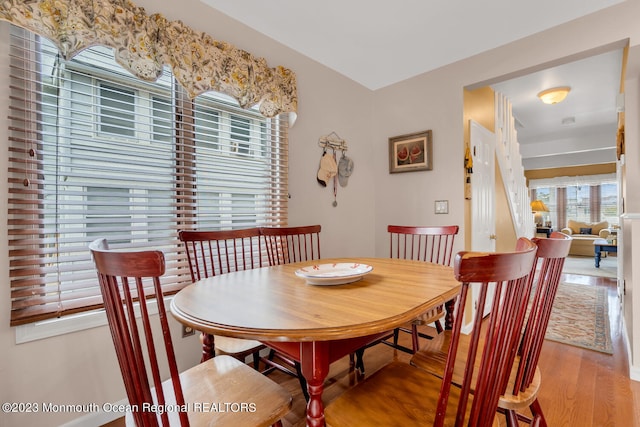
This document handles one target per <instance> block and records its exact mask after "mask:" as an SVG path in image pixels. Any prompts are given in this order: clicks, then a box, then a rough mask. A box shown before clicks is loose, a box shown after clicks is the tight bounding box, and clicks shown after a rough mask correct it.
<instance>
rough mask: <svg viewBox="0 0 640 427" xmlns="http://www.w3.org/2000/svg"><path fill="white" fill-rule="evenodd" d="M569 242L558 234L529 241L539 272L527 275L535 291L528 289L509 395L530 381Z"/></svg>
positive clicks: (514, 393) (536, 362)
mask: <svg viewBox="0 0 640 427" xmlns="http://www.w3.org/2000/svg"><path fill="white" fill-rule="evenodd" d="M571 240H572V239H571V237H569V236H567V235H566V234H562V233H558V232H554V233H552V234H551V236H550V238H548V239H540V238H534V239H533V241H534V242H535V243H536V244H537V245H538V253H537V260H536V263H537V264H538V265H540V269H539V270H537V271H534V272H533V273H532V275H531V283H533V278H534V273H535V277H536V281H535V288H534V289H533V290H532V292H533V295H532V296H531V303H530V306H529V315H528V317H527V323H526V326H525V328H524V333H523V336H522V341H521V343H520V347H519V351H518V355H519V356H520V364H519V366H518V371H517V374H516V378H515V381H514V388H513V391H512V393H513V395H516V396H517V395H518V393H519V392H521V391H525V390H526V389H527V387H529V385H531V382H532V381H533V378H534V374H535V372H536V368H537V366H538V359H539V358H540V352H541V351H542V344H543V343H544V336H545V334H546V332H547V326H548V325H549V318H550V317H551V310H552V308H553V302H554V300H555V297H556V293H557V291H558V287H559V285H560V278H561V277H562V268H563V267H564V262H565V259H566V257H567V256H568V255H569V250H570V247H571ZM535 268H536V266H534V269H535Z"/></svg>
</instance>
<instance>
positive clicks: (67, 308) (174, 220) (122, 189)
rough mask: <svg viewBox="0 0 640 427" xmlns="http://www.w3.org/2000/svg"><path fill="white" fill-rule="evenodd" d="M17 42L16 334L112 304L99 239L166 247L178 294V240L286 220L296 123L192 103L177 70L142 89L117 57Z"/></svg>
mask: <svg viewBox="0 0 640 427" xmlns="http://www.w3.org/2000/svg"><path fill="white" fill-rule="evenodd" d="M11 33H12V34H11V49H10V55H11V58H10V63H11V71H10V73H11V76H10V81H11V88H10V100H9V104H10V117H9V123H10V124H9V153H8V154H9V203H8V209H9V221H8V233H9V251H10V252H9V256H10V277H11V283H10V286H11V304H12V316H11V324H12V325H18V324H24V323H29V322H32V321H37V320H42V319H46V318H52V317H56V316H62V315H65V314H69V313H75V312H79V311H85V310H91V309H96V308H100V307H101V303H102V298H101V296H100V290H99V287H98V282H97V279H96V274H95V271H94V267H93V263H92V262H91V259H90V255H89V251H88V249H87V244H88V243H89V242H90V241H92V240H94V239H95V238H98V237H106V238H107V239H108V240H109V242H110V244H111V246H112V247H113V248H119V247H125V248H128V249H130V248H138V249H146V248H153V249H160V250H163V251H164V252H165V255H166V259H167V274H166V275H165V277H164V278H163V289H164V292H166V293H172V292H175V291H177V290H178V289H180V288H181V287H182V286H184V285H185V284H186V283H188V282H189V278H190V276H189V271H188V267H187V264H186V259H185V254H184V251H183V250H182V248H181V246H180V244H179V242H178V240H177V231H178V230H180V229H192V228H197V229H230V228H244V227H252V226H276V225H281V224H285V223H286V219H287V194H288V190H287V170H288V164H287V162H288V157H287V156H288V145H287V144H288V143H287V123H286V117H285V115H282V116H281V117H280V118H274V119H266V118H264V117H262V116H261V115H260V114H259V113H257V112H256V111H252V110H243V109H241V108H239V107H237V103H236V102H235V101H233V100H231V98H228V97H225V96H224V95H220V94H215V93H207V94H204V95H201V96H199V97H198V98H196V99H195V100H190V99H188V98H187V96H186V94H185V92H184V91H183V90H182V89H181V87H180V86H179V85H176V84H174V79H173V76H172V75H171V72H170V70H169V69H168V68H167V69H165V71H164V73H163V75H162V77H161V78H160V79H159V80H158V81H156V82H144V81H141V80H138V79H136V78H135V77H133V76H131V75H130V74H128V73H127V72H126V71H124V70H123V69H122V68H121V67H120V66H119V65H117V64H116V63H115V61H114V60H113V53H112V51H111V50H110V49H107V48H102V47H94V48H91V49H87V50H85V51H83V52H82V53H81V54H79V55H78V56H76V57H75V58H74V59H73V60H71V61H63V60H61V58H60V57H59V55H58V51H57V49H56V47H55V46H54V45H53V44H52V43H50V42H49V41H48V40H45V39H42V38H40V37H38V36H35V35H34V34H32V33H30V32H28V31H26V30H23V29H20V28H18V27H13V28H12V32H11Z"/></svg>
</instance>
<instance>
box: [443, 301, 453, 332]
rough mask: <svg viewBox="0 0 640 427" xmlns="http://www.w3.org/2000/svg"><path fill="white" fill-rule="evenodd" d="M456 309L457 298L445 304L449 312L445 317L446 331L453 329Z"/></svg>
mask: <svg viewBox="0 0 640 427" xmlns="http://www.w3.org/2000/svg"><path fill="white" fill-rule="evenodd" d="M455 307H456V298H454V299H452V300H449V301H447V302H445V303H444V308H445V311H446V312H447V313H446V314H445V317H444V329H445V330H448V331H450V330H451V329H453V311H454V310H455Z"/></svg>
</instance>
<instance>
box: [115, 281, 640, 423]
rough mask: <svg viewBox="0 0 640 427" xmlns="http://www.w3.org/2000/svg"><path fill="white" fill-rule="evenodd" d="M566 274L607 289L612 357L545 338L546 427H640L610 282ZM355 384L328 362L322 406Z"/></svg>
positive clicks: (387, 353) (291, 416) (288, 383)
mask: <svg viewBox="0 0 640 427" xmlns="http://www.w3.org/2000/svg"><path fill="white" fill-rule="evenodd" d="M566 276H567V277H566V278H567V280H568V281H570V282H571V283H581V284H584V285H585V286H594V285H601V286H606V287H607V288H608V289H609V319H610V326H611V339H612V344H613V355H608V354H604V353H599V352H596V351H591V350H586V349H582V348H578V347H573V346H569V345H566V344H561V343H557V342H554V341H546V342H545V345H544V347H543V349H542V355H541V358H540V362H539V366H540V370H541V372H542V389H541V392H540V395H539V402H540V405H541V406H542V409H543V410H544V414H545V417H546V419H547V423H548V425H549V427H565V426H580V427H604V426H620V427H640V382H636V381H631V380H630V379H629V375H628V363H627V353H626V346H625V343H624V337H623V335H622V320H621V317H620V310H619V308H618V297H617V292H616V284H615V280H613V279H606V278H599V277H592V276H579V275H566ZM401 339H402V340H406V343H405V345H409V346H410V337H409V335H408V334H401ZM409 358H410V356H409V355H408V354H406V353H402V352H399V351H396V350H393V349H392V348H391V347H389V346H386V345H383V344H381V345H377V346H375V347H372V348H369V349H367V351H366V352H365V355H364V361H365V366H366V369H367V374H371V373H373V372H374V371H375V370H377V369H379V368H380V367H382V366H384V365H385V364H387V363H389V362H390V361H392V360H394V359H397V360H401V361H407V362H408V360H409ZM269 377H270V378H272V379H273V380H275V381H276V382H278V383H280V384H282V385H283V386H284V387H285V388H286V389H287V390H289V391H290V392H291V394H292V395H293V396H294V402H293V408H292V410H291V412H289V413H288V414H287V416H286V417H285V419H284V420H283V426H284V427H294V426H295V427H300V426H304V425H305V407H306V404H305V400H304V397H303V396H302V392H301V391H300V385H299V383H298V380H297V379H296V378H292V377H289V376H287V375H285V374H283V373H281V372H273V373H272V374H271V375H270V376H269ZM356 382H357V378H356V376H355V374H354V373H353V372H349V360H348V357H345V358H343V359H341V360H339V361H338V362H336V363H334V364H333V365H332V366H331V371H330V372H329V376H328V377H327V381H326V384H325V391H324V403H325V405H326V404H328V403H329V402H330V401H331V400H333V399H334V398H335V397H336V396H338V395H340V394H341V393H342V392H344V391H345V390H346V389H348V388H349V387H351V386H353V385H354V384H355V383H356ZM498 419H499V421H500V424H501V425H505V423H504V417H502V416H498ZM122 424H123V423H122V420H118V422H116V423H114V424H111V425H112V426H119V425H122ZM354 427H369V426H354Z"/></svg>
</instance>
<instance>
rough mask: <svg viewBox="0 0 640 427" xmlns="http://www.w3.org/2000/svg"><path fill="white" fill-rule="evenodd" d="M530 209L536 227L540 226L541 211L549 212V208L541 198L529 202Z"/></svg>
mask: <svg viewBox="0 0 640 427" xmlns="http://www.w3.org/2000/svg"><path fill="white" fill-rule="evenodd" d="M531 211H533V213H534V216H533V220H534V222H535V223H536V227H542V212H549V208H548V207H547V205H545V204H544V202H543V201H542V200H534V201H533V202H531Z"/></svg>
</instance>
